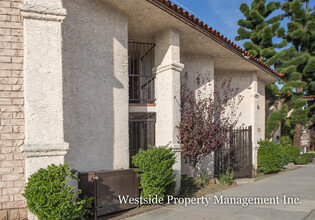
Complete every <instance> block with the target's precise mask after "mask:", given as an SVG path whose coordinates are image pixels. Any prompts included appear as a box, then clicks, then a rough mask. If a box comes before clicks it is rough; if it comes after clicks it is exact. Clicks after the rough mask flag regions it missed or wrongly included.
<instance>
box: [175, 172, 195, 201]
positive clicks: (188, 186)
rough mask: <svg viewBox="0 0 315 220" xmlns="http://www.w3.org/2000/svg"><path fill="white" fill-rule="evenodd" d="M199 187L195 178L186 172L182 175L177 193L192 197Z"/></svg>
mask: <svg viewBox="0 0 315 220" xmlns="http://www.w3.org/2000/svg"><path fill="white" fill-rule="evenodd" d="M198 189H199V187H198V185H197V184H196V182H195V179H194V178H193V177H191V176H187V175H186V174H184V175H182V179H181V184H180V191H179V194H180V195H181V196H182V197H192V196H193V195H194V193H196V192H197V190H198Z"/></svg>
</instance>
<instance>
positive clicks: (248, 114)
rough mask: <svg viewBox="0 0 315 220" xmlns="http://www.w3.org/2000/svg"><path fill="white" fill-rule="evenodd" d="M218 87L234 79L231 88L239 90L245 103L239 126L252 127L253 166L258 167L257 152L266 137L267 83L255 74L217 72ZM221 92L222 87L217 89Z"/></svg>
mask: <svg viewBox="0 0 315 220" xmlns="http://www.w3.org/2000/svg"><path fill="white" fill-rule="evenodd" d="M215 78H216V79H217V81H216V83H217V85H220V83H221V82H222V81H223V80H224V79H229V78H232V83H231V86H232V87H233V88H239V94H240V95H242V96H243V101H242V102H241V103H240V105H239V106H238V110H237V113H240V112H241V113H242V114H241V117H240V119H239V121H238V123H237V126H252V143H253V151H252V153H253V155H252V157H253V160H252V162H253V166H254V168H256V166H257V150H258V147H259V145H258V142H259V140H261V139H262V140H263V139H264V135H265V123H264V122H265V83H264V81H262V80H261V79H259V78H257V73H255V72H236V71H229V70H227V71H225V70H215ZM217 88H218V89H219V90H220V87H219V86H218V87H217Z"/></svg>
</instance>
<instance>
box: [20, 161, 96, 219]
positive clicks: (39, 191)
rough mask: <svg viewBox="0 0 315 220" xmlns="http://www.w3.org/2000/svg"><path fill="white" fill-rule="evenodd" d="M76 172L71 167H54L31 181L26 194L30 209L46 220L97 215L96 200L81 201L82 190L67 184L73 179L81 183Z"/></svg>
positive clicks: (27, 185) (40, 171) (42, 171)
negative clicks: (94, 209)
mask: <svg viewBox="0 0 315 220" xmlns="http://www.w3.org/2000/svg"><path fill="white" fill-rule="evenodd" d="M76 172H77V171H76V170H74V169H72V170H70V169H69V167H68V164H60V165H58V166H56V165H54V164H52V165H50V166H48V167H47V169H39V170H38V171H37V172H36V173H34V174H32V175H31V176H30V177H29V178H28V182H27V183H26V186H25V193H23V194H22V195H23V196H24V197H25V198H26V206H27V208H28V210H29V211H30V212H31V213H33V214H34V215H36V216H37V217H38V219H42V220H46V219H47V220H50V219H55V220H63V219H69V220H71V219H72V220H74V219H82V220H83V219H86V218H85V216H86V215H89V214H93V213H92V212H91V211H90V209H91V208H92V201H93V198H92V197H91V198H87V197H85V198H83V199H81V198H78V199H75V198H76V196H77V195H79V194H80V193H81V190H75V189H74V188H72V187H71V186H69V185H67V182H68V180H69V179H74V180H77V181H79V179H78V178H77V177H76V176H75V174H76Z"/></svg>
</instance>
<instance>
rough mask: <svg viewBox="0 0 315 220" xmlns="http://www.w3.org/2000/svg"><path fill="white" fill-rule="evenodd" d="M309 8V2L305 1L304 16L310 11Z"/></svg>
mask: <svg viewBox="0 0 315 220" xmlns="http://www.w3.org/2000/svg"><path fill="white" fill-rule="evenodd" d="M309 7H310V2H309V0H306V14H308V13H309V11H310V9H309Z"/></svg>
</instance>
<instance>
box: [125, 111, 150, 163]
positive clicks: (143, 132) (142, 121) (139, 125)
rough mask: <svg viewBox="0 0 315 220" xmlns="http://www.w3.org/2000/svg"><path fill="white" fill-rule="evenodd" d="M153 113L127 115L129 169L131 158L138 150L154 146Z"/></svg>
mask: <svg viewBox="0 0 315 220" xmlns="http://www.w3.org/2000/svg"><path fill="white" fill-rule="evenodd" d="M155 121H156V116H155V113H130V114H129V157H130V158H129V167H130V168H133V167H134V166H133V164H132V156H134V155H136V154H137V153H138V151H139V150H140V149H143V150H146V149H147V147H148V145H149V144H151V145H154V144H155Z"/></svg>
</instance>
